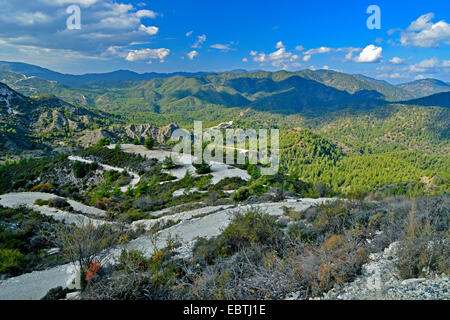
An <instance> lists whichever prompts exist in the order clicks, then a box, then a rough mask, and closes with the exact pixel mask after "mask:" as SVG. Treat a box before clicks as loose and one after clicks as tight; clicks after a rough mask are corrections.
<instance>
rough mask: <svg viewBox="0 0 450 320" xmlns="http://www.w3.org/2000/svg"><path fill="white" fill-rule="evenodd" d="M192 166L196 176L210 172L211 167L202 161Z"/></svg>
mask: <svg viewBox="0 0 450 320" xmlns="http://www.w3.org/2000/svg"><path fill="white" fill-rule="evenodd" d="M192 166H193V167H194V168H195V172H197V173H198V174H206V173H210V172H211V166H210V165H209V164H207V163H206V162H205V161H202V163H193V164H192Z"/></svg>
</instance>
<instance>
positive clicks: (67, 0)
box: [42, 0, 101, 7]
mask: <svg viewBox="0 0 450 320" xmlns="http://www.w3.org/2000/svg"><path fill="white" fill-rule="evenodd" d="M100 1H101V0H42V2H44V3H46V4H48V5H54V6H61V5H66V4H79V5H82V6H86V7H89V6H91V5H93V4H95V3H97V2H100Z"/></svg>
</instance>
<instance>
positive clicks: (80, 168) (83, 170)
mask: <svg viewBox="0 0 450 320" xmlns="http://www.w3.org/2000/svg"><path fill="white" fill-rule="evenodd" d="M72 171H73V174H74V176H75V178H77V179H82V178H84V177H85V176H86V175H87V174H88V172H89V164H87V163H84V162H81V161H78V160H77V161H75V162H74V163H73V165H72Z"/></svg>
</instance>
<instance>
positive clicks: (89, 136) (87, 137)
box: [78, 129, 116, 147]
mask: <svg viewBox="0 0 450 320" xmlns="http://www.w3.org/2000/svg"><path fill="white" fill-rule="evenodd" d="M102 138H108V139H111V141H112V142H113V141H115V140H116V136H115V135H113V134H112V133H111V132H109V131H106V130H104V129H96V130H85V131H83V133H82V136H81V137H80V138H79V139H78V141H79V142H80V144H81V145H82V146H83V147H88V146H93V145H95V144H96V143H97V142H99V141H100V139H102Z"/></svg>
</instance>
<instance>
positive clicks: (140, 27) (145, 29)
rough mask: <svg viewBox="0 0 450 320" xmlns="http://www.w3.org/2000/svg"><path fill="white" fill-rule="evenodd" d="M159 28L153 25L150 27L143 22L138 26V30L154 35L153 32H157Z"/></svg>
mask: <svg viewBox="0 0 450 320" xmlns="http://www.w3.org/2000/svg"><path fill="white" fill-rule="evenodd" d="M158 30H159V28H158V27H154V26H150V27H146V26H144V25H143V24H141V25H140V26H139V31H143V32H145V33H147V34H149V35H151V36H154V35H155V34H157V33H158Z"/></svg>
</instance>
